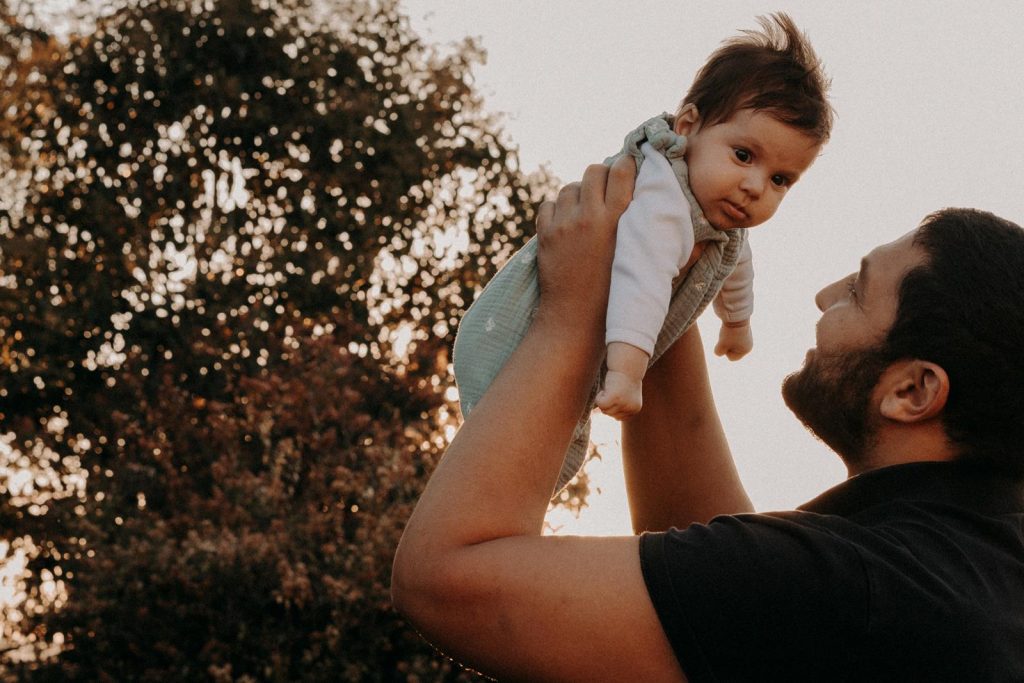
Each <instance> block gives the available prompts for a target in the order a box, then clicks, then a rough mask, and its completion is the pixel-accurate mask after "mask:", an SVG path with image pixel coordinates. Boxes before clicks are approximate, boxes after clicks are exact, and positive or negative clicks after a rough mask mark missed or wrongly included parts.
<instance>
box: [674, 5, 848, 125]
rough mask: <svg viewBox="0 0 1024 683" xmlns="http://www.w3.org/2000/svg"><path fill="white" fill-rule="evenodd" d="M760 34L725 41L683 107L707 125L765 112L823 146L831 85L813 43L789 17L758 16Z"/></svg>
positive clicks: (699, 74)
mask: <svg viewBox="0 0 1024 683" xmlns="http://www.w3.org/2000/svg"><path fill="white" fill-rule="evenodd" d="M758 23H760V24H761V29H762V30H760V31H743V35H741V36H737V37H735V38H730V39H728V40H726V41H725V42H724V43H723V44H722V46H721V47H720V48H718V49H717V50H716V51H715V52H714V53H712V54H711V56H710V57H709V58H708V61H707V62H706V63H705V64H704V66H703V67H701V69H700V71H698V72H697V77H696V78H695V79H694V81H693V85H691V86H690V91H689V92H687V93H686V97H685V98H684V99H683V101H682V103H681V104H680V105H679V108H680V110H682V108H683V107H685V106H686V105H688V104H692V105H693V106H694V107H696V109H697V113H698V114H699V115H700V117H701V121H702V123H703V125H705V126H711V125H714V124H716V123H722V122H724V121H728V120H729V118H730V117H732V115H733V114H734V113H736V112H737V111H739V110H740V109H754V110H755V111H763V112H765V113H766V114H769V115H770V116H772V117H773V118H775V119H777V120H778V121H780V122H781V123H785V124H787V125H789V126H792V127H794V128H797V129H799V130H801V131H804V132H805V133H807V135H809V136H810V137H812V138H814V140H815V141H817V142H819V143H824V142H826V141H828V138H829V135H830V134H831V133H832V119H833V110H832V105H830V104H829V102H828V99H827V96H826V94H827V92H828V89H829V86H830V85H831V80H830V79H829V78H828V77H827V76H826V75H825V72H824V69H823V68H822V65H821V60H819V59H818V56H817V55H816V54H815V53H814V49H813V48H812V47H811V43H810V41H809V40H808V39H807V36H805V35H804V34H803V33H802V32H801V31H800V30H799V29H798V28H797V27H796V24H794V23H793V20H792V19H790V18H789V16H788V15H787V14H784V13H781V12H779V13H776V14H772V15H770V16H769V17H758Z"/></svg>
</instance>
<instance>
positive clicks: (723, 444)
mask: <svg viewBox="0 0 1024 683" xmlns="http://www.w3.org/2000/svg"><path fill="white" fill-rule="evenodd" d="M622 462H623V469H624V471H625V476H626V489H627V492H628V495H629V508H630V514H631V516H632V519H633V530H634V531H635V532H637V533H640V532H642V531H664V530H665V529H668V528H670V527H673V526H675V527H679V528H685V527H686V526H688V525H689V524H691V523H693V522H707V521H708V520H709V519H711V518H712V517H714V516H715V515H719V514H735V513H738V512H750V511H752V510H753V507H752V505H751V504H750V499H749V498H748V497H747V493H746V491H745V490H744V489H743V484H742V483H741V482H740V479H739V476H738V474H737V472H736V465H735V463H734V462H733V459H732V453H731V451H730V450H729V443H728V441H726V438H725V433H724V432H723V430H722V424H721V421H720V420H719V417H718V409H717V408H716V407H715V401H714V396H713V395H712V393H711V383H710V380H709V379H708V370H707V364H706V362H705V359H704V347H703V345H702V344H701V339H700V332H699V331H698V329H697V326H696V325H694V326H693V327H691V328H690V329H689V330H688V331H687V332H686V334H684V335H683V336H682V337H680V338H679V340H678V341H677V342H676V343H675V344H673V345H672V347H671V348H669V350H668V351H666V352H665V353H664V355H662V357H661V358H659V359H658V362H657V363H655V364H654V365H653V366H652V367H651V369H650V370H649V371H648V372H647V375H646V377H645V378H644V407H643V410H641V411H640V413H639V414H637V415H636V416H634V417H633V418H631V419H629V420H626V421H625V422H623V423H622Z"/></svg>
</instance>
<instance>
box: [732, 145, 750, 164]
mask: <svg viewBox="0 0 1024 683" xmlns="http://www.w3.org/2000/svg"><path fill="white" fill-rule="evenodd" d="M733 153H734V154H735V155H736V158H737V159H739V160H740V161H742V162H743V163H748V162H749V161H750V159H751V157H752V156H753V155H752V154H751V153H750V152H749V151H747V150H745V149H743V148H740V147H738V148H736V149H734V150H733Z"/></svg>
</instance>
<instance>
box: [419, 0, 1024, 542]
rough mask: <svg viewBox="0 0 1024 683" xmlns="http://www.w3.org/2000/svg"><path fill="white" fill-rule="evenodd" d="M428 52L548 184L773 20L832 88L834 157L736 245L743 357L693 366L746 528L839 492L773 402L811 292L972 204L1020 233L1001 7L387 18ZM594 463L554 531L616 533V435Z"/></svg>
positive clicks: (1016, 130)
mask: <svg viewBox="0 0 1024 683" xmlns="http://www.w3.org/2000/svg"><path fill="white" fill-rule="evenodd" d="M402 6H403V8H404V11H405V12H406V13H407V14H408V15H409V17H410V20H411V21H412V26H413V28H414V29H415V30H416V31H417V32H418V33H419V34H420V35H421V36H422V37H423V38H424V39H426V40H428V41H430V42H433V43H441V44H445V43H449V42H451V41H456V40H459V39H461V38H462V37H464V36H475V37H477V38H478V39H479V41H480V43H481V45H482V46H483V48H484V49H485V50H486V51H487V55H488V56H487V61H486V64H485V65H483V66H479V67H477V68H476V69H475V72H474V73H475V74H476V85H477V87H478V90H479V91H480V92H481V93H482V94H483V96H484V98H485V107H486V109H487V110H488V111H491V112H495V113H502V116H503V121H504V123H503V126H504V129H505V131H506V133H507V135H508V137H509V138H510V139H511V140H513V141H514V142H515V143H516V144H518V147H519V152H520V160H521V164H522V166H523V168H524V169H525V170H531V169H535V168H537V167H538V166H540V165H541V164H545V165H547V166H548V167H549V168H550V169H551V170H552V171H553V172H554V173H555V174H556V175H557V176H558V177H559V178H561V179H562V180H563V181H565V182H569V181H573V180H578V179H579V178H580V176H581V175H582V173H583V170H584V168H586V166H587V165H588V164H590V163H594V162H598V161H600V160H602V159H603V158H604V157H606V156H607V155H609V154H611V153H614V152H616V151H618V149H619V147H620V145H621V141H622V138H623V137H624V135H625V134H626V133H627V132H629V131H630V130H632V129H633V128H634V127H636V125H638V124H639V123H641V122H643V121H644V120H646V119H647V118H649V117H651V116H653V115H655V114H658V113H660V112H662V111H669V110H674V109H675V107H676V105H677V104H678V102H679V100H680V99H681V98H682V96H683V95H684V94H685V92H686V89H687V88H688V86H689V84H690V82H691V80H692V78H693V75H694V74H695V72H696V71H697V69H698V68H699V67H700V66H701V64H703V62H704V60H705V58H706V57H707V55H708V54H710V53H711V52H712V51H713V50H714V49H715V48H716V47H717V46H718V44H719V43H720V41H721V40H723V39H725V38H727V37H729V36H733V35H736V33H737V32H738V31H739V30H740V29H747V28H756V26H757V23H756V17H757V16H760V15H766V14H769V13H771V12H774V11H785V12H788V13H789V14H790V15H791V16H792V17H793V19H794V20H795V21H796V23H797V25H798V26H800V27H801V29H803V30H804V31H805V32H806V33H807V34H808V35H809V37H810V39H811V41H812V43H813V45H814V47H815V49H816V50H817V52H818V54H819V56H820V57H821V58H822V60H823V62H824V63H825V67H826V70H827V72H828V73H829V75H830V76H831V77H832V82H833V85H832V91H831V99H832V102H833V105H834V106H835V109H836V111H837V119H836V125H835V129H834V132H833V135H832V140H831V142H830V143H829V144H828V145H827V147H826V148H825V149H824V151H823V153H822V155H821V157H820V158H819V159H818V160H817V162H816V163H815V164H814V166H813V167H812V168H811V170H810V171H808V173H807V174H806V175H805V176H804V177H803V178H802V179H801V180H800V182H799V183H798V184H797V185H796V186H795V187H794V188H793V189H792V190H791V191H790V193H789V196H788V197H787V199H786V200H785V202H784V203H783V205H782V207H781V208H780V210H779V212H778V213H777V214H776V215H775V217H774V218H773V219H772V220H771V221H769V222H768V223H766V224H764V225H762V226H759V227H757V228H755V229H753V230H752V231H751V234H750V240H751V244H752V246H753V252H754V267H755V272H756V278H755V283H754V287H755V297H756V303H755V312H754V316H753V319H752V326H753V330H754V339H755V341H754V350H753V352H752V353H751V354H750V355H748V356H747V357H746V358H744V359H742V360H741V361H738V362H729V361H725V360H721V359H718V358H716V357H714V356H712V355H711V354H710V347H711V346H713V344H714V341H715V339H716V337H717V334H718V331H717V329H718V321H717V318H715V317H714V316H713V315H712V314H710V313H709V314H707V315H705V316H703V317H702V319H701V322H700V327H701V331H702V335H703V337H704V341H705V345H706V346H708V351H709V370H710V374H711V379H712V384H713V388H714V392H715V397H716V400H717V403H718V408H719V412H720V414H721V416H722V421H723V424H724V426H725V430H726V433H727V435H728V438H729V441H730V444H731V446H732V450H733V454H734V456H735V458H736V462H737V467H738V468H739V471H740V475H741V477H742V479H743V482H744V485H745V486H746V488H747V491H748V493H749V494H750V496H751V498H752V500H753V501H754V505H755V507H756V508H757V509H758V510H760V511H768V510H778V509H787V508H793V507H795V506H796V505H799V504H800V503H802V502H805V501H807V500H809V499H810V498H812V497H814V496H815V495H817V494H818V493H820V492H821V491H823V490H824V489H826V488H828V487H830V486H833V485H835V484H838V483H839V482H841V481H842V480H843V478H844V477H845V473H846V471H845V468H844V467H843V466H842V465H841V464H840V462H839V460H838V459H837V458H836V456H835V455H834V454H832V453H831V452H830V451H829V450H828V449H826V448H825V447H824V446H823V445H822V444H821V443H820V442H818V441H816V440H815V439H814V438H813V437H812V436H811V435H810V434H808V433H807V432H806V431H805V430H804V429H803V428H802V427H801V426H800V424H799V423H798V422H797V421H796V419H795V418H793V416H792V415H791V413H789V411H788V410H787V409H786V408H785V406H784V405H783V403H782V399H781V398H780V395H779V385H780V383H781V382H782V379H783V377H784V376H785V375H786V374H788V373H789V372H791V371H793V370H795V369H796V368H798V367H799V366H800V364H801V363H802V361H803V358H804V355H805V353H806V351H807V349H808V348H810V347H812V346H813V345H814V325H815V322H816V320H817V318H818V311H817V310H816V309H815V307H814V304H813V297H814V294H815V293H816V292H817V291H818V290H819V289H820V288H821V287H823V286H824V285H826V284H828V283H830V282H832V281H834V280H836V279H838V278H840V277H842V276H843V275H846V274H848V273H850V272H852V271H855V270H856V269H857V264H858V262H859V261H860V258H861V257H862V256H863V255H864V254H866V253H867V252H868V251H870V250H871V249H872V248H874V247H875V246H877V245H879V244H882V243H884V242H888V241H891V240H893V239H896V238H897V237H899V236H900V235H902V234H904V233H905V232H907V231H908V230H911V229H913V228H914V227H915V226H916V225H917V224H918V223H919V222H920V220H921V219H922V218H923V217H924V216H926V215H927V214H928V213H930V212H931V211H934V210H936V209H939V208H942V207H947V206H970V207H975V208H981V209H985V210H988V211H992V212H994V213H996V214H999V215H1002V216H1005V217H1007V218H1010V219H1011V220H1014V221H1017V222H1021V221H1024V191H1022V190H1024V131H1022V129H1021V126H1020V121H1021V109H1022V104H1024V95H1022V92H1024V89H1022V88H1021V81H1022V76H1021V69H1022V65H1024V41H1021V40H1020V36H1021V35H1024V12H1022V11H1021V5H1020V4H1019V3H1017V2H996V1H986V0H978V1H976V2H972V3H970V4H968V3H966V2H941V1H927V2H926V1H923V0H913V1H910V2H901V3H892V2H887V1H886V2H878V1H863V0H862V1H859V2H856V3H853V2H830V1H822V0H814V1H810V0H808V1H801V2H796V1H793V2H784V1H783V2H777V3H773V4H766V3H763V2H757V1H753V0H751V1H746V0H744V1H739V0H737V1H721V2H712V1H710V0H704V1H699V2H698V1H695V0H674V1H668V0H637V1H636V2H628V3H626V2H621V1H620V0H588V1H584V0H518V1H517V2H514V3H510V2H506V1H504V0H473V1H469V0H444V1H443V2H442V1H438V0H403V2H402ZM595 440H596V441H598V442H599V443H601V444H602V445H603V452H604V458H603V460H602V461H601V462H599V463H593V464H592V465H591V466H590V467H589V472H590V474H591V477H592V479H593V480H594V484H595V488H596V489H597V493H598V495H594V494H592V496H591V501H590V503H591V504H590V508H589V509H587V510H585V511H584V513H583V514H582V515H581V517H580V519H578V520H575V519H571V518H569V517H567V516H556V517H554V518H552V523H553V524H554V525H555V526H556V527H558V528H559V529H560V531H561V532H562V533H584V534H589V533H596V534H611V533H628V532H629V521H628V513H627V510H626V504H625V498H624V490H623V486H622V482H621V465H620V460H619V456H618V443H617V440H618V425H617V423H615V422H614V421H612V420H609V419H607V418H602V419H600V420H599V424H598V426H597V428H596V429H595Z"/></svg>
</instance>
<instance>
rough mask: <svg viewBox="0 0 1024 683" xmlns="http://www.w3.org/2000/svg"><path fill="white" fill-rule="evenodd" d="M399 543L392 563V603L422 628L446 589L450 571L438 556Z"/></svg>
mask: <svg viewBox="0 0 1024 683" xmlns="http://www.w3.org/2000/svg"><path fill="white" fill-rule="evenodd" d="M425 555H426V554H425V553H416V552H414V551H413V550H412V549H409V548H405V547H403V546H402V545H400V546H399V548H398V552H396V553H395V560H394V563H393V564H392V567H391V604H392V605H394V607H395V609H396V610H397V611H398V612H399V613H400V614H402V615H403V616H404V617H405V618H406V619H408V620H409V621H410V622H412V623H413V624H415V625H416V626H417V627H418V628H423V626H424V622H425V621H429V618H430V615H431V614H433V613H434V612H435V611H436V607H437V604H438V601H439V599H440V597H441V596H443V595H444V594H445V593H446V592H447V591H446V589H445V587H444V583H445V581H446V578H445V574H446V573H447V572H444V571H441V570H439V569H437V568H438V567H442V566H443V564H442V563H440V562H439V561H438V560H437V559H436V558H431V557H429V556H425Z"/></svg>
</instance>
